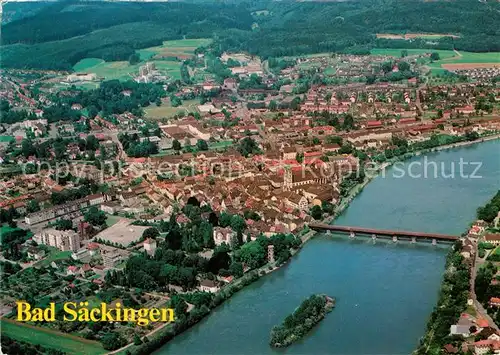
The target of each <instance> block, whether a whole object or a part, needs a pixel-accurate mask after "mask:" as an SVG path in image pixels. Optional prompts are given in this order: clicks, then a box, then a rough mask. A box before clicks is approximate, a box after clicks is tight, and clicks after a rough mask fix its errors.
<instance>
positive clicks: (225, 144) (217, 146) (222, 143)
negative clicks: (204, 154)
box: [208, 140, 234, 149]
mask: <svg viewBox="0 0 500 355" xmlns="http://www.w3.org/2000/svg"><path fill="white" fill-rule="evenodd" d="M233 144H234V143H233V141H232V140H228V141H220V142H215V143H209V145H208V148H209V149H220V148H226V147H230V146H232V145H233Z"/></svg>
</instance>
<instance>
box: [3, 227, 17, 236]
mask: <svg viewBox="0 0 500 355" xmlns="http://www.w3.org/2000/svg"><path fill="white" fill-rule="evenodd" d="M17 229H19V228H17V227H15V228H12V227H10V226H8V225H2V226H0V235H2V234H3V233H7V232H12V231H15V230H17Z"/></svg>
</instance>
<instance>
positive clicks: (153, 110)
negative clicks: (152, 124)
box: [144, 100, 200, 119]
mask: <svg viewBox="0 0 500 355" xmlns="http://www.w3.org/2000/svg"><path fill="white" fill-rule="evenodd" d="M199 104H200V102H199V101H198V100H184V101H182V105H181V106H177V107H172V106H170V105H166V104H162V105H161V106H156V105H150V106H148V107H146V108H145V109H144V112H145V114H146V117H147V118H152V119H160V118H164V117H171V116H173V115H175V114H177V113H179V112H185V113H188V112H197V111H198V109H197V108H196V107H197V106H198V105H199Z"/></svg>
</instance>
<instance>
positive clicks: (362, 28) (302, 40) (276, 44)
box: [0, 0, 500, 69]
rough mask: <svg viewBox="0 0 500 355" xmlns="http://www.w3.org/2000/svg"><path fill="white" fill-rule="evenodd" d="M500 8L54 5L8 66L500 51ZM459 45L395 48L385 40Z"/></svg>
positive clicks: (34, 23)
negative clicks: (164, 47)
mask: <svg viewBox="0 0 500 355" xmlns="http://www.w3.org/2000/svg"><path fill="white" fill-rule="evenodd" d="M498 23H500V3H498V2H496V1H493V0H489V1H486V2H480V1H478V0H457V1H440V0H436V1H424V0H352V1H342V2H294V1H279V2H277V1H269V0H254V1H252V2H249V3H247V2H236V1H235V0H230V1H227V0H226V1H225V2H215V1H200V0H186V2H162V3H136V2H92V1H84V2H78V1H75V0H70V1H61V2H56V3H53V4H50V5H46V6H44V7H43V8H41V9H39V10H38V12H37V13H36V14H35V15H34V16H30V17H25V18H21V19H18V20H15V21H12V22H10V23H7V24H4V25H2V36H1V44H2V47H1V48H0V49H1V51H2V63H0V64H1V65H2V66H3V67H18V68H46V69H49V68H50V69H71V67H72V65H74V64H75V63H76V62H78V61H79V60H80V59H82V58H85V57H97V58H102V59H105V60H107V61H110V60H126V59H127V58H128V57H129V56H130V54H132V53H133V52H134V51H135V50H136V49H139V48H146V47H150V46H155V45H158V44H160V43H161V42H162V41H163V40H168V39H179V38H183V37H185V38H201V37H205V38H206V37H211V38H214V39H215V41H214V48H216V49H217V50H218V51H222V50H243V51H248V52H251V53H253V54H257V55H260V56H262V57H264V58H267V57H271V56H272V57H277V56H283V55H297V54H306V53H314V52H324V51H329V52H339V51H347V52H357V53H366V52H367V51H368V50H369V49H371V48H373V47H393V48H403V47H406V48H417V47H419V48H422V47H424V48H436V49H452V48H456V49H459V50H466V51H500V41H499V40H498V38H500V30H499V28H500V26H498ZM388 32H389V33H405V32H420V33H447V34H454V35H456V36H459V37H458V38H451V37H447V38H441V39H432V40H429V39H415V40H412V41H405V40H388V39H377V38H376V34H377V33H388Z"/></svg>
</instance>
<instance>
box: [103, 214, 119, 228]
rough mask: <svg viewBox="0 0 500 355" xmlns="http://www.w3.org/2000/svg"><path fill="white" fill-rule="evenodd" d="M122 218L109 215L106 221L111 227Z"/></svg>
mask: <svg viewBox="0 0 500 355" xmlns="http://www.w3.org/2000/svg"><path fill="white" fill-rule="evenodd" d="M120 219H121V218H120V217H118V216H113V215H108V219H106V226H107V227H111V226H112V225H113V224H116V222H118V221H119V220H120Z"/></svg>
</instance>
